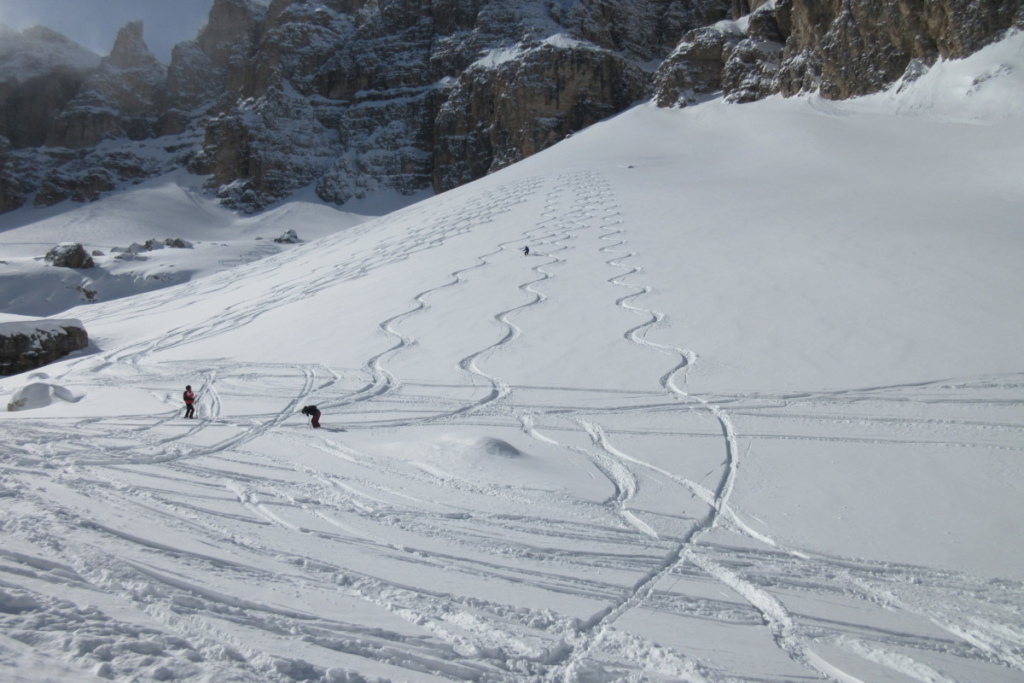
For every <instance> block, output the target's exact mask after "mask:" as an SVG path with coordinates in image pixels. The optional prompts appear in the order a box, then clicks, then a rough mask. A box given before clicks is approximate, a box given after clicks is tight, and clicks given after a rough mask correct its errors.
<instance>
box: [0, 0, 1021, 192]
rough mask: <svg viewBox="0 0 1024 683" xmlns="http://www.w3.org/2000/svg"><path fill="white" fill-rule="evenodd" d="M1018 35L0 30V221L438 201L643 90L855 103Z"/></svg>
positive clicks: (962, 5)
mask: <svg viewBox="0 0 1024 683" xmlns="http://www.w3.org/2000/svg"><path fill="white" fill-rule="evenodd" d="M1013 26H1024V9H1022V2H1021V0H1015V1H1014V2H1006V1H1005V0H1004V1H1002V2H1000V1H999V0H767V1H765V0H272V1H271V2H269V4H266V3H260V2H255V0H215V1H214V3H213V7H212V9H211V11H210V15H209V21H208V23H207V24H206V26H205V27H204V28H203V29H202V30H201V31H200V33H199V35H198V36H197V37H196V38H195V40H192V41H188V42H185V43H182V44H179V45H178V46H177V47H176V48H175V49H174V52H173V55H172V59H171V63H170V65H166V66H165V65H162V64H160V63H159V62H158V61H157V60H156V58H155V57H153V55H152V54H150V53H149V51H148V49H147V48H146V45H145V42H144V39H143V33H142V30H143V28H142V26H141V24H138V23H135V24H129V25H128V26H126V27H125V28H124V29H123V30H122V31H121V33H120V35H119V36H118V38H117V41H116V43H115V45H114V48H113V50H112V51H111V53H110V55H109V56H108V57H105V58H103V59H102V60H100V59H99V58H98V57H95V56H94V57H95V58H94V59H89V58H88V57H87V56H85V55H83V54H82V53H83V52H84V51H82V50H81V48H77V46H74V44H73V43H71V42H70V41H68V40H67V39H65V38H62V37H60V36H58V35H57V34H54V33H53V32H52V31H47V30H46V29H34V31H36V34H35V35H32V36H29V35H27V34H28V32H25V33H23V34H15V33H13V32H10V31H7V32H2V31H0V105H2V109H0V111H2V112H3V113H2V115H0V135H2V138H0V211H5V210H10V209H12V208H16V207H18V206H21V205H22V204H24V203H25V202H26V201H32V202H34V203H35V204H37V205H50V204H53V203H56V202H59V201H63V200H65V199H72V200H76V201H88V200H91V199H95V198H96V197H98V196H102V194H104V193H105V192H108V191H111V190H113V189H116V188H117V187H121V186H123V185H124V184H125V183H131V182H138V181H139V180H141V179H143V178H146V177H151V176H153V175H156V174H160V173H164V172H166V171H168V170H171V169H173V168H177V167H180V166H185V167H187V168H188V169H189V170H191V171H192V172H194V173H197V174H201V175H204V176H208V178H209V180H208V186H209V188H210V190H211V191H212V192H215V193H216V194H217V195H218V196H220V197H221V199H222V200H223V202H224V203H225V204H227V205H228V206H231V207H235V208H239V209H242V210H247V211H254V210H259V209H261V208H263V207H265V206H267V205H268V204H270V203H272V202H275V201H277V200H280V199H284V198H286V197H287V196H289V195H290V194H291V193H293V192H295V191H296V190H298V189H299V188H302V187H305V186H313V187H315V189H316V191H317V193H318V194H319V195H320V196H321V197H322V198H323V199H325V200H327V201H331V202H336V203H339V204H340V203H344V202H346V201H348V200H350V199H352V198H359V197H363V196H366V195H368V194H370V193H373V192H375V191H378V190H383V189H390V190H397V191H399V192H402V193H413V192H416V191H419V190H422V189H426V188H433V189H434V190H435V191H444V190H446V189H449V188H452V187H455V186H457V185H459V184H461V183H464V182H467V181H470V180H473V179H475V178H478V177H480V176H481V175H483V174H486V173H488V172H491V171H494V170H496V169H499V168H501V167H503V166H506V165H508V164H511V163H514V162H516V161H518V160H520V159H523V158H525V157H527V156H529V155H531V154H533V153H535V152H537V151H540V150H542V149H544V148H545V147H547V146H549V145H551V144H554V143H555V142H557V141H559V140H561V139H563V138H564V137H565V136H567V135H569V134H571V133H573V132H574V131H577V130H580V129H581V128H584V127H586V126H588V125H590V124H592V123H594V122H596V121H598V120H600V119H602V118H605V117H607V116H610V115H613V114H615V113H617V112H619V111H622V110H623V109H624V108H626V107H628V106H630V105H631V104H633V103H635V102H637V101H639V100H645V99H648V98H650V97H652V96H654V97H655V98H656V100H657V102H658V103H659V104H661V105H663V106H676V105H685V104H689V103H692V102H695V101H698V100H699V99H701V98H704V97H712V96H718V95H719V94H721V95H724V96H725V97H726V98H727V99H728V100H729V101H732V102H737V103H741V102H748V101H752V100H756V99H760V98H763V97H765V96H768V95H771V94H776V93H781V94H783V95H787V96H788V95H794V94H797V93H801V92H808V91H815V90H818V91H820V92H821V93H822V94H823V95H824V96H826V97H832V98H842V97H849V96H852V95H858V94H863V93H867V92H872V91H875V90H878V89H879V88H883V87H885V86H886V85H887V84H889V83H892V82H893V81H894V80H896V79H898V78H900V77H902V76H903V75H904V74H906V73H908V72H910V73H913V72H915V70H917V71H920V70H921V69H925V68H927V66H928V65H929V64H931V63H933V62H934V61H935V60H936V59H939V58H942V57H959V56H963V55H966V54H968V53H970V52H972V51H974V50H977V49H978V48H980V47H981V46H983V45H985V44H986V43H987V42H990V41H992V40H994V39H995V38H996V37H998V36H999V35H1000V34H1001V32H1003V31H1005V30H1007V29H1008V28H1011V27H1013ZM18 41H20V43H21V45H22V49H21V50H20V51H19V50H12V49H11V47H10V46H11V45H13V44H14V43H16V42H18ZM40 41H44V42H45V41H49V43H48V44H49V48H48V49H43V50H42V53H45V54H48V55H50V58H49V61H44V62H43V63H40V64H36V65H35V67H34V69H28V68H26V67H25V65H24V64H19V65H18V66H17V68H14V67H13V66H12V64H13V63H14V57H12V56H11V55H13V54H21V52H23V51H24V48H25V45H26V44H27V43H32V44H33V45H38V44H39V43H40ZM34 49H35V50H36V53H39V52H40V50H39V49H38V47H36V48H34ZM5 55H7V57H6V58H5ZM12 72H19V73H21V75H20V76H11V75H9V74H10V73H12ZM100 143H103V144H100Z"/></svg>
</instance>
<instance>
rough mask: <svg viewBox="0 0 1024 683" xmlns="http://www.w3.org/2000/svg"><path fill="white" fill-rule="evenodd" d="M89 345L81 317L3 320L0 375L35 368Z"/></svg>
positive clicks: (0, 333) (1, 326)
mask: <svg viewBox="0 0 1024 683" xmlns="http://www.w3.org/2000/svg"><path fill="white" fill-rule="evenodd" d="M88 345H89V335H88V334H87V333H86V331H85V327H84V326H83V325H82V322H81V321H80V320H70V319H69V320H39V321H36V322H17V323H0V375H16V374H18V373H19V372H26V371H28V370H33V369H35V368H38V367H41V366H43V365H47V364H48V363H53V362H54V361H56V360H60V359H61V358H63V357H64V356H66V355H68V354H69V353H72V352H74V351H78V350H80V349H84V348H85V347H87V346H88Z"/></svg>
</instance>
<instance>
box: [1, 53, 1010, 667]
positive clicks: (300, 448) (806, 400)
mask: <svg viewBox="0 0 1024 683" xmlns="http://www.w3.org/2000/svg"><path fill="white" fill-rule="evenodd" d="M1022 73H1024V35H1022V34H1018V35H1015V36H1011V37H1009V38H1008V39H1007V40H1005V41H1004V42H1003V43H1001V44H999V45H996V46H993V47H991V48H989V49H987V50H985V51H983V52H982V53H979V54H978V55H976V56H975V57H973V58H971V59H969V60H965V61H964V62H960V63H955V64H940V65H937V66H936V67H935V68H934V69H933V71H932V72H931V73H929V74H926V75H925V76H923V77H922V78H921V79H918V80H917V81H915V82H914V83H912V84H906V85H905V86H904V87H903V91H902V92H901V93H895V92H893V93H887V94H884V95H881V96H878V97H874V98H865V99H863V100H858V101H854V102H848V103H835V102H825V101H822V100H819V99H816V98H803V99H795V100H769V101H765V102H761V103H758V104H753V105H744V106H725V105H722V104H721V103H717V102H710V103H707V104H705V105H701V106H697V107H693V108H688V109H685V110H677V111H665V110H659V109H656V108H653V107H650V106H643V107H638V108H636V109H634V110H632V111H630V112H629V113H627V114H625V115H623V116H620V117H618V118H616V119H614V120H611V121H608V122H606V123H603V124H601V125H599V126H595V127H593V128H591V129H588V130H587V131H584V132H583V133H581V134H578V135H576V136H574V137H573V138H571V139H570V140H567V141H566V142H564V143H562V144H560V145H558V146H557V147H555V148H553V149H551V150H549V151H547V152H545V153H543V154H540V155H537V156H535V157H532V158H530V159H528V160H526V161H524V162H522V163H520V164H517V165H515V166H514V167H511V168H508V169H505V170H503V171H501V172H499V173H496V174H494V175H492V176H490V177H488V178H486V179H484V180H481V181H479V182H476V183H473V184H472V185H469V186H465V187H462V188H459V189H457V190H453V191H451V192H448V193H445V194H443V195H441V196H438V197H434V198H431V199H428V200H425V201H422V202H419V203H417V204H414V205H412V206H409V207H407V208H404V209H401V210H398V211H395V212H392V213H390V214H388V215H386V216H384V217H381V218H378V219H374V220H368V221H364V222H358V221H352V222H351V223H348V224H345V225H337V226H336V227H337V228H341V229H338V230H337V231H330V230H327V229H326V226H328V225H329V221H328V220H327V219H324V218H323V216H324V215H325V214H323V213H320V212H326V211H329V210H328V209H325V208H323V207H314V206H311V205H300V204H297V205H294V206H292V205H286V206H285V207H282V208H281V209H280V210H279V211H278V212H275V213H270V214H267V215H264V216H261V217H255V218H253V219H251V220H252V221H253V222H252V223H249V224H243V223H241V222H239V221H237V220H236V219H233V218H231V219H225V225H224V227H223V230H224V232H225V235H227V234H235V235H236V238H237V239H241V236H240V235H241V234H243V231H249V232H248V233H246V234H255V233H259V234H263V233H264V232H265V233H266V234H267V235H270V234H272V233H274V232H279V231H282V230H283V229H287V228H289V227H293V228H295V229H296V230H297V232H298V233H299V234H300V235H302V234H303V227H302V226H303V224H304V223H306V222H317V221H320V222H318V223H317V224H318V225H321V226H324V236H323V237H322V238H320V239H317V240H315V241H310V242H308V243H306V244H303V245H299V246H296V247H294V248H288V249H287V250H282V251H281V252H280V253H276V254H271V255H267V256H265V257H264V258H262V259H260V260H258V261H253V262H249V263H244V264H241V265H236V266H234V267H232V268H230V269H226V270H218V269H217V268H214V267H210V268H208V269H206V270H204V271H203V272H204V273H205V275H204V276H203V277H196V278H194V279H191V280H190V281H188V282H186V283H184V284H181V285H179V286H176V287H170V288H165V289H161V290H158V291H152V292H148V293H142V294H138V295H136V296H131V297H124V298H120V299H117V300H111V301H103V302H100V303H95V304H91V305H83V306H79V307H76V308H73V309H71V310H69V311H67V312H63V313H62V317H75V318H79V319H81V320H83V321H84V323H85V325H86V327H87V329H88V330H89V333H90V336H91V339H92V341H93V346H92V348H91V349H90V350H89V352H88V353H83V354H81V355H78V356H77V357H74V358H69V359H67V360H65V361H63V362H61V363H58V364H55V365H52V366H50V367H48V368H46V375H47V377H45V378H43V377H39V376H32V375H29V376H16V377H11V378H7V379H4V380H3V381H2V382H0V389H2V392H0V393H2V394H3V395H5V396H10V395H12V394H14V393H15V392H16V391H18V390H19V389H20V388H22V387H25V386H27V385H30V384H32V383H40V382H42V383H45V384H48V385H50V386H51V387H53V389H52V392H53V393H54V394H59V395H66V396H72V397H74V398H75V401H74V402H72V401H44V402H40V403H38V404H34V405H39V407H38V408H36V409H34V410H23V411H18V412H8V413H3V414H0V466H2V468H3V469H2V470H0V507H2V510H3V515H2V517H0V533H2V534H3V541H4V542H3V545H2V546H0V625H2V629H0V666H2V667H3V671H4V676H5V677H6V678H5V680H7V679H9V680H15V681H58V680H68V679H74V680H101V679H105V680H115V681H136V680H182V681H364V680H388V681H451V680H473V681H509V682H511V681H523V682H526V681H579V682H586V683H592V682H604V681H619V680H621V681H715V682H718V681H721V682H724V681H797V680H800V681H804V680H822V681H841V682H844V683H846V682H850V681H872V682H874V681H940V682H950V681H956V682H967V681H1024V571H1022V569H1021V567H1022V566H1024V562H1022V561H1024V544H1022V543H1021V540H1022V536H1024V534H1022V532H1024V528H1022V519H1024V496H1022V490H1021V489H1022V488H1024V484H1022V481H1021V474H1022V472H1021V469H1022V467H1021V462H1022V458H1021V455H1022V450H1024V362H1022V361H1024V352H1022V350H1021V347H1020V339H1021V338H1022V332H1024V316H1022V315H1021V314H1022V312H1024V311H1022V309H1021V303H1020V302H1021V301H1022V300H1024V278H1022V277H1021V275H1020V267H1019V264H1020V262H1021V254H1022V253H1024V249H1022V247H1024V235H1022V233H1021V230H1020V228H1021V223H1020V216H1021V215H1022V209H1024V154H1022V153H1021V151H1022V149H1024V126H1022V125H1021V123H1022V118H1021V109H1020V103H1021V99H1020V98H1021V97H1022V93H1024V89H1022V88H1020V87H1019V85H1020V74H1022ZM970 74H974V76H970ZM982 76H985V77H984V78H982ZM958 93H959V95H958ZM958 98H959V99H958ZM960 100H964V101H963V102H961V101H960ZM946 102H958V103H959V104H957V105H956V106H947V104H945V103H946ZM168 182H169V183H171V184H170V185H168V186H167V187H173V186H174V182H173V181H168ZM132 196H135V197H138V196H139V195H124V197H125V199H124V200H122V201H123V202H130V201H133V200H131V199H130V197H132ZM105 206H110V204H105V203H102V202H101V203H99V204H96V205H93V206H91V207H86V208H85V209H82V211H86V212H92V213H87V214H84V215H88V216H89V217H90V221H89V223H82V224H81V226H80V229H81V230H82V231H83V234H85V235H88V232H89V227H88V226H89V225H100V224H102V223H103V220H102V219H103V211H104V210H105V209H104V207H105ZM116 206H120V207H121V208H118V209H117V210H116V211H114V213H115V214H116V215H118V216H120V217H121V218H122V219H123V218H125V217H126V216H130V215H131V213H130V211H129V210H128V209H125V208H124V205H123V204H122V205H116ZM148 206H149V203H148V200H140V201H139V203H138V207H137V210H138V211H139V214H138V215H139V220H140V221H141V220H142V218H143V216H149V217H150V218H152V216H153V215H154V210H153V209H147V207H148ZM155 213H156V215H158V216H162V212H161V211H156V212H155ZM62 215H63V216H65V218H64V219H62V220H65V221H66V220H67V217H68V216H74V215H75V214H74V213H70V214H62ZM311 216H312V217H313V218H311ZM316 216H320V217H321V218H319V219H317V218H315V217H316ZM172 218H173V216H165V217H161V218H160V220H168V219H172ZM124 224H125V225H127V226H130V225H131V222H130V221H125V223H124ZM65 225H68V223H65ZM30 228H32V226H31V225H25V226H24V227H23V228H18V229H19V230H24V231H28V230H29V229H30ZM125 230H126V233H125V234H124V237H126V238H127V237H129V236H131V235H130V232H131V231H130V229H129V228H125ZM261 231H262V232H261ZM59 232H60V231H56V232H55V233H54V234H55V236H56V234H58V233H59ZM328 232H333V234H326V233H328ZM9 233H10V231H7V232H5V233H2V234H0V235H8V234H9ZM23 234H28V233H27V232H26V233H23ZM156 236H157V237H162V235H156ZM168 236H170V235H168ZM143 237H145V235H143ZM132 238H133V239H134V237H132ZM218 239H220V237H218ZM224 240H225V241H227V240H229V237H227V236H225V237H224ZM5 244H6V243H5ZM527 245H528V246H530V248H531V255H530V256H525V257H524V256H523V254H522V253H521V251H520V250H521V249H522V247H523V246H527ZM183 262H184V261H183ZM213 271H217V272H213ZM185 384H191V385H192V386H193V388H195V389H198V393H199V419H197V420H195V421H192V420H187V421H186V420H184V419H182V405H181V401H180V393H181V391H182V390H183V389H184V386H185ZM308 404H316V405H318V406H319V407H320V408H321V410H322V411H323V413H324V416H323V418H322V423H323V424H324V428H323V429H321V430H318V431H317V430H312V429H310V428H309V427H308V425H307V423H306V420H305V419H304V418H303V417H302V416H301V415H300V414H299V410H300V409H301V407H302V406H304V405H308ZM90 677H92V678H90Z"/></svg>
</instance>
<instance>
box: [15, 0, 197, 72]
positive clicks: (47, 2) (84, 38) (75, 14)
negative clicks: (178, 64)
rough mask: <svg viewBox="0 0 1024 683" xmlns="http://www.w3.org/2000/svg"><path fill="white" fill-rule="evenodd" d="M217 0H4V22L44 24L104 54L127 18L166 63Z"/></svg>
mask: <svg viewBox="0 0 1024 683" xmlns="http://www.w3.org/2000/svg"><path fill="white" fill-rule="evenodd" d="M212 4H213V0H33V1H32V2H26V1H25V0H0V22H3V23H5V24H7V25H8V26H11V27H13V28H17V29H23V28H27V27H29V26H34V25H36V24H42V25H43V26H47V27H49V28H52V29H53V30H55V31H59V32H60V33H63V34H64V35H66V36H67V37H69V38H71V39H72V40H74V41H76V42H78V43H80V44H81V45H83V46H84V47H87V48H89V49H90V50H92V51H94V52H96V53H98V54H101V55H105V54H107V53H109V52H110V48H112V47H113V46H114V39H115V38H116V37H117V31H118V30H119V29H120V28H121V27H122V26H124V25H125V24H126V23H128V22H129V21H135V20H138V19H141V20H142V21H143V23H144V24H145V37H146V44H147V45H149V49H150V50H152V51H153V53H154V54H155V55H156V56H157V57H159V58H160V59H161V60H163V61H165V62H168V61H170V58H171V48H172V47H174V45H175V44H177V43H180V42H181V41H183V40H191V39H192V38H195V37H196V34H197V33H198V32H199V29H200V27H201V26H202V25H203V24H205V23H206V19H207V16H208V15H209V12H210V7H211V5H212Z"/></svg>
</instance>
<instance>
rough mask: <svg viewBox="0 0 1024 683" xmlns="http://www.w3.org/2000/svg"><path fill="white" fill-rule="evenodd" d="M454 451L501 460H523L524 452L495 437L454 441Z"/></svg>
mask: <svg viewBox="0 0 1024 683" xmlns="http://www.w3.org/2000/svg"><path fill="white" fill-rule="evenodd" d="M450 445H451V447H452V448H453V450H457V451H461V452H462V453H465V454H472V453H477V454H480V455H494V456H497V457H499V458H521V457H523V452H522V451H521V450H519V449H518V448H516V447H515V446H513V445H512V444H510V443H509V442H508V441H505V440H504V439H498V438H495V437H489V436H488V437H477V438H468V439H453V440H452V441H451V442H450Z"/></svg>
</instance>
